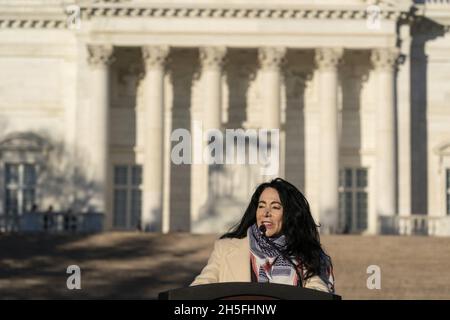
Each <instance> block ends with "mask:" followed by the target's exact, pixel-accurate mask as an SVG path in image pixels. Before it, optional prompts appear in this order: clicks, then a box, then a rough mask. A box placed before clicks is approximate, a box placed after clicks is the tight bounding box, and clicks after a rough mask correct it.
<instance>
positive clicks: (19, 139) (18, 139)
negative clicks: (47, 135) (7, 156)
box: [0, 133, 49, 152]
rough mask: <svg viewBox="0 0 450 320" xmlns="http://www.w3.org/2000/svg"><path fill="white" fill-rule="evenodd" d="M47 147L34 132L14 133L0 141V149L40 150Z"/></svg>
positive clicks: (43, 140)
mask: <svg viewBox="0 0 450 320" xmlns="http://www.w3.org/2000/svg"><path fill="white" fill-rule="evenodd" d="M48 147H49V145H48V143H47V142H46V141H45V139H43V138H42V137H40V136H39V135H37V134H34V133H16V134H11V135H9V136H7V137H6V138H5V139H3V140H2V141H0V151H28V152H30V151H31V152H33V151H34V152H42V151H44V150H45V149H47V148H48Z"/></svg>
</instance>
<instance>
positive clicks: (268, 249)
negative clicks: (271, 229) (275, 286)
mask: <svg viewBox="0 0 450 320" xmlns="http://www.w3.org/2000/svg"><path fill="white" fill-rule="evenodd" d="M247 236H248V239H249V241H250V253H251V255H250V258H251V262H252V270H253V272H254V273H255V275H256V278H257V280H258V282H270V283H280V284H288V285H294V286H297V285H300V281H298V277H297V273H296V272H295V270H294V267H293V266H292V265H291V264H290V263H289V262H288V261H287V260H286V259H285V258H284V257H283V256H282V255H281V254H280V253H279V252H277V251H276V250H275V249H274V248H273V247H272V246H271V245H270V244H269V243H268V242H267V241H271V242H272V244H273V245H274V246H275V247H276V248H277V249H278V250H282V249H284V248H285V246H286V237H285V236H284V235H281V236H279V237H276V238H269V240H266V239H268V238H266V237H263V236H262V235H261V232H260V231H259V229H258V227H257V225H256V223H255V224H253V225H252V226H250V227H249V228H248V230H247ZM292 262H293V263H294V264H295V265H298V261H297V260H294V259H292Z"/></svg>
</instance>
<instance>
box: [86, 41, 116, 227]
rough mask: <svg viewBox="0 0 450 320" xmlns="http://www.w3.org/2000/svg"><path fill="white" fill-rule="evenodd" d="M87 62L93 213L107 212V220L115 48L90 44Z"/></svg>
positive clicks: (91, 203) (107, 213)
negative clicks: (111, 95)
mask: <svg viewBox="0 0 450 320" xmlns="http://www.w3.org/2000/svg"><path fill="white" fill-rule="evenodd" d="M87 49H88V63H89V65H90V67H91V79H92V82H91V84H90V86H91V101H92V103H91V110H90V121H89V123H90V128H89V129H90V132H91V136H90V142H89V146H90V148H89V150H90V151H91V159H92V165H91V166H90V167H89V170H90V172H91V173H92V179H93V182H94V196H93V197H92V201H91V202H90V205H91V210H94V211H98V212H102V213H105V214H106V216H107V218H108V217H109V216H110V214H109V212H107V207H108V203H107V183H108V166H109V161H108V160H109V104H110V92H109V65H110V64H111V63H112V61H113V59H112V54H113V47H112V46H110V45H88V47H87Z"/></svg>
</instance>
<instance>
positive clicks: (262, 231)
mask: <svg viewBox="0 0 450 320" xmlns="http://www.w3.org/2000/svg"><path fill="white" fill-rule="evenodd" d="M259 231H261V233H262V234H265V233H266V226H265V225H264V224H262V225H260V226H259Z"/></svg>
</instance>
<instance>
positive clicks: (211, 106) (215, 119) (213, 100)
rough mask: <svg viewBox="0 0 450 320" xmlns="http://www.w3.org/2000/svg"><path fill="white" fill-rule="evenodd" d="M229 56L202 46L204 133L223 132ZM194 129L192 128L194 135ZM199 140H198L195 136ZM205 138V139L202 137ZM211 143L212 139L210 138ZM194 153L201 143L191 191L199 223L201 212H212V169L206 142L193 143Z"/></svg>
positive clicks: (193, 214)
mask: <svg viewBox="0 0 450 320" xmlns="http://www.w3.org/2000/svg"><path fill="white" fill-rule="evenodd" d="M225 55H226V48H225V47H201V48H200V64H201V67H202V81H203V84H204V91H203V92H204V96H203V112H202V118H201V119H196V120H198V122H196V124H197V125H201V129H203V131H204V132H206V131H207V130H210V129H216V130H222V117H221V114H222V67H223V64H224V59H225ZM193 131H194V128H192V132H193ZM194 138H195V137H194ZM202 138H203V137H202ZM208 140H209V139H208ZM193 143H194V144H195V146H194V150H196V149H197V144H200V145H201V148H199V149H197V150H200V149H201V151H202V155H201V156H202V159H201V161H202V163H201V164H194V166H193V167H192V176H193V177H195V179H192V185H191V186H192V188H191V219H192V221H196V220H197V219H198V218H199V215H200V211H205V210H208V206H209V205H211V203H210V199H211V194H210V190H211V188H210V186H209V181H210V166H209V165H208V164H205V163H204V159H203V150H205V147H206V146H207V142H206V141H193Z"/></svg>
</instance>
